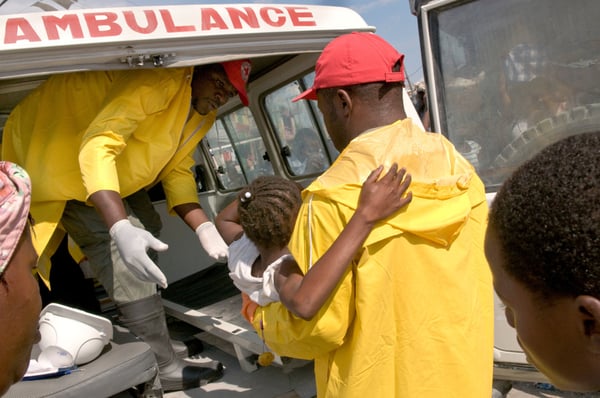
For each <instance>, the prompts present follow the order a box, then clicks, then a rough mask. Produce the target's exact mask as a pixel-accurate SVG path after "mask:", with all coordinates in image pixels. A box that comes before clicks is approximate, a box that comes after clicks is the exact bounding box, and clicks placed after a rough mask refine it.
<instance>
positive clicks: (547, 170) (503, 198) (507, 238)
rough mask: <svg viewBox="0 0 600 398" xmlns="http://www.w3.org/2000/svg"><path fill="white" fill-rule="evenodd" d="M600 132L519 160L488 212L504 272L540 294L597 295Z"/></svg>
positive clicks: (599, 271)
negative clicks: (499, 249) (525, 160)
mask: <svg viewBox="0 0 600 398" xmlns="http://www.w3.org/2000/svg"><path fill="white" fill-rule="evenodd" d="M599 199H600V132H595V133H587V134H578V135H573V136H570V137H568V138H565V139H563V140H561V141H559V142H557V143H554V144H552V145H550V146H548V147H547V148H545V149H544V150H542V151H541V152H540V153H539V154H538V155H537V156H535V157H534V158H533V159H531V160H530V161H528V162H526V163H524V164H523V165H522V166H521V167H519V168H518V169H517V170H516V171H515V172H514V174H513V175H512V176H511V177H510V178H509V179H508V180H507V181H506V182H505V183H504V184H503V185H502V188H501V189H500V191H499V192H498V193H497V194H496V197H495V198H494V202H493V203H492V206H491V209H490V214H489V225H490V227H492V228H494V231H495V232H496V235H497V237H498V240H499V242H500V245H501V249H502V254H503V257H504V267H505V270H506V272H508V273H509V274H510V275H512V276H513V277H514V278H516V279H517V280H519V281H521V282H522V283H524V284H525V285H526V286H527V287H528V288H529V289H530V290H531V291H532V292H533V293H537V294H538V295H539V297H540V298H542V299H544V300H548V299H552V298H556V297H565V296H566V297H575V296H578V295H581V294H587V295H592V296H595V297H600V206H599V204H598V203H600V202H599Z"/></svg>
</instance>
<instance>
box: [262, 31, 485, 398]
mask: <svg viewBox="0 0 600 398" xmlns="http://www.w3.org/2000/svg"><path fill="white" fill-rule="evenodd" d="M403 58H404V56H403V55H402V54H400V53H398V52H397V51H396V50H395V49H394V48H393V47H392V46H391V45H390V44H389V43H387V42H385V41H384V40H383V39H382V38H381V37H379V36H377V35H375V34H373V33H351V34H347V35H343V36H340V37H338V38H336V39H334V40H333V41H332V42H331V43H329V44H328V45H327V47H325V49H324V51H323V53H322V54H321V56H320V57H319V59H318V61H317V64H316V75H315V80H314V85H313V87H312V88H310V89H309V90H307V91H305V92H304V93H302V94H301V95H299V96H298V97H297V98H296V100H298V99H312V100H315V99H316V100H317V101H318V107H319V109H320V111H321V113H322V114H323V119H324V121H325V125H326V126H327V131H328V133H329V135H330V137H331V139H332V141H333V143H334V145H335V146H336V148H337V149H338V150H339V151H340V155H339V157H338V158H337V160H336V161H335V162H334V164H333V165H332V166H331V167H330V168H329V169H328V170H327V171H325V172H324V173H323V174H322V175H321V176H320V177H318V178H317V179H316V180H315V181H314V182H313V183H312V184H311V185H310V186H308V187H307V188H306V189H305V190H304V191H303V205H302V207H301V209H300V212H299V215H298V219H297V221H296V226H295V229H294V232H293V234H292V237H291V241H290V244H289V248H290V250H291V252H292V254H293V255H294V257H295V258H296V260H297V261H298V264H299V265H300V267H301V268H303V271H304V272H306V271H307V270H308V269H309V268H310V266H311V265H312V264H314V263H315V261H317V260H318V259H319V258H320V257H321V255H323V253H325V251H326V250H327V249H328V248H329V247H330V246H331V244H332V242H333V241H334V240H335V239H336V237H337V236H338V235H339V234H340V232H341V231H342V229H343V228H344V226H345V224H346V223H347V222H348V220H349V219H350V218H351V216H352V214H353V212H354V210H355V209H356V206H357V203H358V197H359V193H360V189H361V185H362V183H363V181H365V179H366V178H367V176H368V174H369V172H370V171H371V170H373V169H374V168H376V167H377V166H379V165H383V166H384V167H385V168H389V167H390V166H391V165H392V164H393V163H397V164H398V165H399V166H402V167H405V168H406V171H407V173H410V174H411V175H412V183H411V185H410V190H411V191H412V194H413V199H412V202H411V203H410V204H409V205H408V206H407V207H406V208H405V209H404V210H403V211H400V212H398V213H396V214H395V215H393V216H391V217H390V218H389V219H386V220H385V221H384V222H382V223H380V225H378V226H376V227H375V228H374V229H373V231H372V232H371V234H370V235H369V237H368V238H367V240H366V242H365V244H364V245H363V247H362V248H361V249H360V250H359V252H358V253H357V255H356V257H355V259H354V263H353V266H352V268H351V270H349V271H347V273H346V275H345V276H344V277H343V279H342V281H341V282H340V284H339V285H338V286H337V288H336V290H335V292H334V293H333V295H332V297H331V298H330V299H329V300H328V301H327V303H326V304H325V305H324V307H323V308H322V309H321V310H320V311H319V313H318V314H317V316H315V317H314V318H313V319H312V320H310V321H305V320H302V319H300V318H297V317H295V316H294V315H292V314H291V313H290V312H289V311H287V310H286V308H285V307H284V306H283V305H282V304H281V303H272V304H270V305H268V306H265V307H259V308H258V309H257V310H256V312H255V314H254V320H253V326H254V328H255V329H256V330H257V332H258V333H259V335H260V336H262V337H264V339H265V341H266V344H267V346H268V347H269V348H271V349H272V350H273V351H275V352H276V353H278V354H280V355H285V356H290V357H298V358H305V359H314V361H315V375H316V382H317V396H318V397H319V398H335V397H344V398H353V397H360V398H362V397H377V398H394V397H395V398H405V397H411V398H412V397H419V398H439V397H457V398H482V397H489V396H491V393H492V373H493V345H494V342H493V290H492V279H491V275H490V272H489V270H488V266H487V263H486V260H485V256H484V251H483V242H484V235H485V227H486V217H487V202H486V198H485V190H484V186H483V184H482V182H481V180H480V179H479V177H478V176H477V175H476V173H475V170H474V169H473V167H472V166H471V165H470V164H469V163H468V162H467V161H466V160H465V159H464V158H463V157H462V156H461V155H460V154H459V153H458V152H457V151H456V149H455V148H454V146H453V145H452V144H451V143H450V142H449V141H448V140H447V139H446V138H445V137H443V136H442V135H441V134H436V133H429V132H425V131H423V130H422V129H421V128H420V127H418V126H417V125H416V124H414V123H413V122H412V121H411V120H410V119H409V118H407V117H406V114H405V111H404V106H403V102H402V89H403V83H404V79H405V76H404V68H403Z"/></svg>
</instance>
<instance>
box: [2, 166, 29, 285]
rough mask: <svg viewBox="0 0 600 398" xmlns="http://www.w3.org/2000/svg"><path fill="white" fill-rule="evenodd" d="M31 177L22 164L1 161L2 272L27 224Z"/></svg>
mask: <svg viewBox="0 0 600 398" xmlns="http://www.w3.org/2000/svg"><path fill="white" fill-rule="evenodd" d="M30 204H31V180H30V179H29V175H28V174H27V172H25V170H23V169H22V168H21V167H20V166H18V165H16V164H14V163H11V162H5V161H0V275H2V273H3V272H4V269H5V268H6V266H7V265H8V263H9V262H10V259H11V257H12V255H13V253H14V251H15V248H16V247H17V244H18V243H19V240H20V239H21V235H22V234H23V231H24V230H25V227H26V226H27V221H28V216H29V205H30Z"/></svg>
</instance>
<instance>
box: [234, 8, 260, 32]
mask: <svg viewBox="0 0 600 398" xmlns="http://www.w3.org/2000/svg"><path fill="white" fill-rule="evenodd" d="M244 11H245V12H244ZM244 11H242V10H240V9H238V8H229V7H227V12H228V13H229V18H231V23H232V25H233V27H234V28H236V29H242V19H243V20H244V22H246V25H247V26H248V27H250V28H258V19H257V18H256V13H255V12H254V10H253V9H252V8H250V7H244Z"/></svg>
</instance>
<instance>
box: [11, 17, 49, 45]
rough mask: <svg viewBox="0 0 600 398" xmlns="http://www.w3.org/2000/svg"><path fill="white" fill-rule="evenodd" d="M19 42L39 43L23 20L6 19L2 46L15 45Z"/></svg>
mask: <svg viewBox="0 0 600 398" xmlns="http://www.w3.org/2000/svg"><path fill="white" fill-rule="evenodd" d="M19 40H27V41H29V42H34V41H41V40H40V37H39V36H38V35H37V33H35V30H33V27H32V26H31V25H30V24H29V22H27V20H26V19H25V18H9V19H7V20H6V34H5V36H4V44H15V43H16V42H18V41H19Z"/></svg>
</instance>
